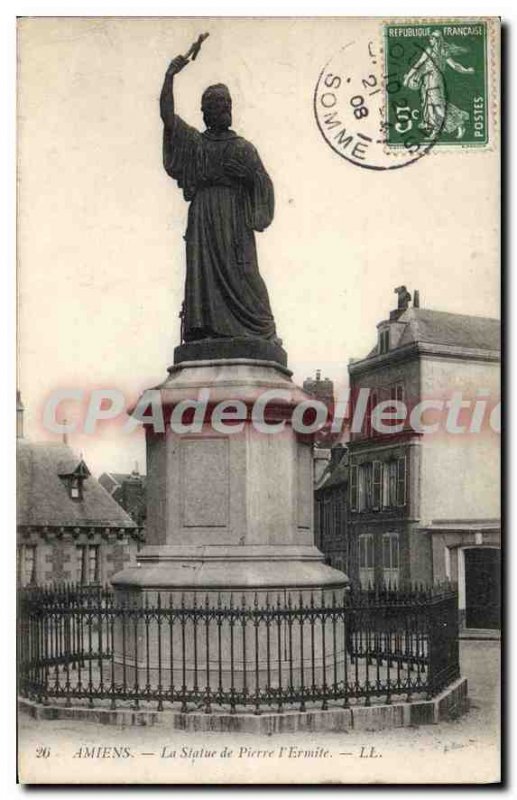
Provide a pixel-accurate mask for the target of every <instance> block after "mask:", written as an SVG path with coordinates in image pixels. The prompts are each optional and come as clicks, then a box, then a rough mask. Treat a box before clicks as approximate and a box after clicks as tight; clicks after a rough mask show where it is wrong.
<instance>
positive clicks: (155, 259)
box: [18, 18, 499, 474]
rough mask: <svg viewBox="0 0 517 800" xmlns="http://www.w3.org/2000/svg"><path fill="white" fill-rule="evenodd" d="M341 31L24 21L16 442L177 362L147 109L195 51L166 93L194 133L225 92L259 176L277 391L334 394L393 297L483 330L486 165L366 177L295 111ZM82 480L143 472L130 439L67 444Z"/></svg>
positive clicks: (490, 204)
mask: <svg viewBox="0 0 517 800" xmlns="http://www.w3.org/2000/svg"><path fill="white" fill-rule="evenodd" d="M364 25H369V26H372V35H377V31H378V26H379V25H380V22H379V20H374V19H373V20H370V21H369V22H366V23H364V22H361V21H358V20H355V19H346V18H342V19H313V20H311V19H305V20H294V21H293V20H289V19H276V20H264V19H262V20H239V19H220V18H219V19H216V20H211V19H204V20H202V19H197V20H188V19H187V20H174V19H170V18H168V19H123V20H120V19H95V18H91V19H72V18H70V19H65V18H61V19H59V20H52V19H26V20H23V21H22V23H21V26H20V34H19V40H20V49H19V59H20V64H19V80H20V84H19V85H20V88H19V128H18V131H19V201H18V202H19V233H18V243H19V246H18V257H19V272H18V275H19V364H18V366H19V386H20V388H21V391H22V397H23V401H24V404H25V407H26V426H25V428H26V435H27V436H28V437H29V438H32V439H34V440H38V439H39V440H41V439H56V438H57V437H56V436H53V435H52V434H50V433H49V432H47V431H45V430H44V428H43V426H42V422H41V416H42V408H43V405H44V402H45V400H46V398H47V397H48V395H49V393H50V392H51V391H52V390H53V389H56V388H63V387H67V388H68V387H73V388H81V389H84V391H85V398H86V400H87V399H88V393H89V392H90V390H91V389H92V388H101V387H110V388H112V387H113V388H118V389H120V390H122V391H123V392H124V393H125V394H126V395H127V397H128V403H129V402H130V401H131V399H133V398H135V397H136V396H137V395H138V393H139V392H140V391H142V390H143V389H145V388H147V387H149V386H153V385H156V384H157V383H159V382H161V381H162V380H163V379H164V377H165V376H166V368H167V366H168V365H170V364H171V363H172V357H173V348H174V346H175V345H176V344H178V343H179V342H178V337H179V324H178V323H179V321H178V318H177V315H178V312H179V308H180V305H181V300H182V292H183V281H184V270H185V255H184V241H183V238H182V237H183V234H184V231H185V225H186V216H187V203H185V201H184V200H183V197H182V194H181V191H180V190H179V189H178V187H177V186H176V184H175V183H174V182H173V181H172V180H171V179H170V178H169V177H168V176H167V175H166V173H165V172H164V170H163V167H162V160H161V137H162V124H161V120H160V117H159V111H158V97H159V93H160V89H161V84H162V80H163V74H164V71H165V69H166V67H167V66H168V63H169V61H170V59H171V58H172V57H173V56H175V55H178V54H179V53H184V52H186V50H187V49H188V47H189V45H190V44H191V42H192V41H193V40H194V39H196V38H197V36H198V34H199V33H201V32H202V31H208V32H209V33H210V38H209V39H208V40H207V41H206V42H205V44H204V45H203V49H202V51H201V53H200V55H199V57H198V59H197V60H196V61H195V62H194V63H192V64H190V65H189V66H188V67H187V68H186V69H185V70H184V71H183V72H182V73H181V75H179V76H178V78H177V79H176V84H175V96H176V101H177V110H178V113H179V114H181V116H183V118H184V119H185V120H186V121H187V122H189V123H190V124H192V125H195V126H197V127H199V128H200V129H202V128H203V125H202V119H201V113H200V109H199V105H200V97H201V93H202V91H203V89H204V88H205V87H206V86H207V85H208V84H210V83H216V82H224V83H226V84H227V85H228V86H229V88H230V91H231V93H232V96H233V128H234V129H235V130H236V131H237V132H238V133H240V134H242V135H243V136H245V137H246V138H247V139H249V140H250V141H251V142H253V144H254V145H255V146H256V147H257V149H258V151H259V153H260V155H261V158H262V160H263V162H264V164H265V166H266V168H267V170H268V172H269V174H270V175H271V178H272V180H273V183H274V186H275V194H276V215H275V219H274V221H273V224H272V225H271V227H270V228H269V229H268V230H266V231H265V232H263V233H262V234H257V245H258V251H259V264H260V270H261V273H262V275H263V277H264V279H265V281H266V283H267V286H268V290H269V294H270V299H271V305H272V308H273V313H274V315H275V318H276V322H277V329H278V332H279V335H280V336H281V338H282V339H283V341H284V347H285V348H286V350H287V352H288V356H289V365H290V368H291V369H292V370H293V371H294V379H295V381H297V382H299V383H300V382H302V381H303V379H304V378H305V377H306V376H308V375H311V374H312V375H313V374H314V371H315V370H316V369H317V368H321V370H322V373H323V376H324V377H325V376H329V377H330V378H332V379H333V380H334V381H335V382H336V384H338V385H339V384H341V385H342V384H343V383H345V382H346V367H347V362H348V359H349V358H350V357H361V356H364V355H365V354H366V353H367V352H368V350H369V349H370V348H371V347H372V346H373V344H374V342H375V338H376V324H377V322H378V321H380V320H381V319H384V318H385V317H386V316H387V315H388V312H389V311H390V309H392V308H394V307H395V305H396V296H395V295H394V294H393V289H394V287H395V286H398V285H400V284H406V285H407V286H408V288H409V290H410V291H413V289H415V288H418V289H419V290H420V297H421V305H422V306H423V307H426V308H433V309H437V310H443V311H451V312H458V313H464V314H476V315H484V316H491V317H498V316H499V183H498V160H499V154H498V152H497V148H496V147H492V148H491V149H489V150H484V151H473V150H458V151H455V152H435V153H433V154H432V155H430V156H429V157H426V158H423V159H420V160H419V161H417V162H416V163H414V164H412V165H410V166H408V167H404V168H403V169H399V170H394V171H390V172H373V171H370V170H366V169H361V168H360V167H358V166H355V165H353V164H351V163H349V162H348V161H345V160H344V159H342V158H340V157H339V156H338V155H337V154H336V153H335V152H334V151H333V150H331V149H330V147H329V146H328V145H327V143H326V142H325V141H324V139H323V138H322V136H321V134H320V132H319V130H318V127H317V124H316V121H315V118H314V113H313V93H314V87H315V85H316V82H317V80H318V76H319V73H320V71H321V69H322V67H323V66H324V64H325V63H326V62H327V61H328V59H329V58H330V57H331V56H332V54H333V53H335V52H337V51H338V50H339V48H340V47H342V46H343V43H345V42H346V41H348V40H352V39H353V38H354V37H356V36H359V35H362V32H363V28H362V27H361V26H364ZM70 444H71V445H72V446H73V447H74V448H75V449H76V450H77V451H82V452H83V453H84V456H85V459H86V461H87V463H88V465H89V466H90V468H91V469H92V471H93V472H94V473H96V474H99V473H100V472H103V471H105V470H107V471H110V470H113V471H130V470H131V469H132V467H133V464H134V461H135V460H138V461H139V464H140V468H141V470H143V469H144V466H145V456H144V445H143V437H142V436H141V435H134V436H132V437H128V436H124V435H122V434H121V432H120V426H116V425H115V426H113V425H112V426H105V428H103V430H102V433H101V434H99V435H96V436H84V435H79V434H73V435H71V436H70Z"/></svg>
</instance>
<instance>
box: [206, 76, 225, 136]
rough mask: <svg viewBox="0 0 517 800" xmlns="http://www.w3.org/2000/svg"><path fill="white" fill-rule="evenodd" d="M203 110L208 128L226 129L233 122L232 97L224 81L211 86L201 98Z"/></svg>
mask: <svg viewBox="0 0 517 800" xmlns="http://www.w3.org/2000/svg"><path fill="white" fill-rule="evenodd" d="M201 111H202V112H203V119H204V121H205V125H206V127H207V128H212V129H213V130H226V129H227V128H229V127H230V125H231V124H232V98H231V96H230V92H229V91H228V87H227V86H225V85H224V83H216V84H214V86H209V87H208V88H207V89H205V91H204V92H203V96H202V98H201Z"/></svg>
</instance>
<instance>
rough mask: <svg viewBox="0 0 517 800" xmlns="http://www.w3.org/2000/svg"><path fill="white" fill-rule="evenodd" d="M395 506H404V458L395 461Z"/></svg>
mask: <svg viewBox="0 0 517 800" xmlns="http://www.w3.org/2000/svg"><path fill="white" fill-rule="evenodd" d="M397 505H398V506H405V505H406V456H402V458H398V459H397Z"/></svg>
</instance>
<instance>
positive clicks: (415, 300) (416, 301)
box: [413, 289, 420, 308]
mask: <svg viewBox="0 0 517 800" xmlns="http://www.w3.org/2000/svg"><path fill="white" fill-rule="evenodd" d="M413 308H420V292H419V291H418V289H415V291H414V292H413Z"/></svg>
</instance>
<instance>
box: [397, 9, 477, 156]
mask: <svg viewBox="0 0 517 800" xmlns="http://www.w3.org/2000/svg"><path fill="white" fill-rule="evenodd" d="M486 54H487V24H486V22H484V21H476V22H458V23H452V22H447V23H432V24H431V23H422V24H414V23H413V24H405V23H403V24H391V25H386V26H385V27H384V57H385V73H386V78H385V100H386V106H385V114H386V116H385V129H386V141H387V144H388V145H389V146H393V147H397V148H398V147H402V148H406V149H407V150H415V149H419V148H422V147H424V148H425V147H426V146H427V147H431V146H439V145H470V146H471V145H486V144H487V143H488V91H487V85H488V83H487V55H486Z"/></svg>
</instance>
